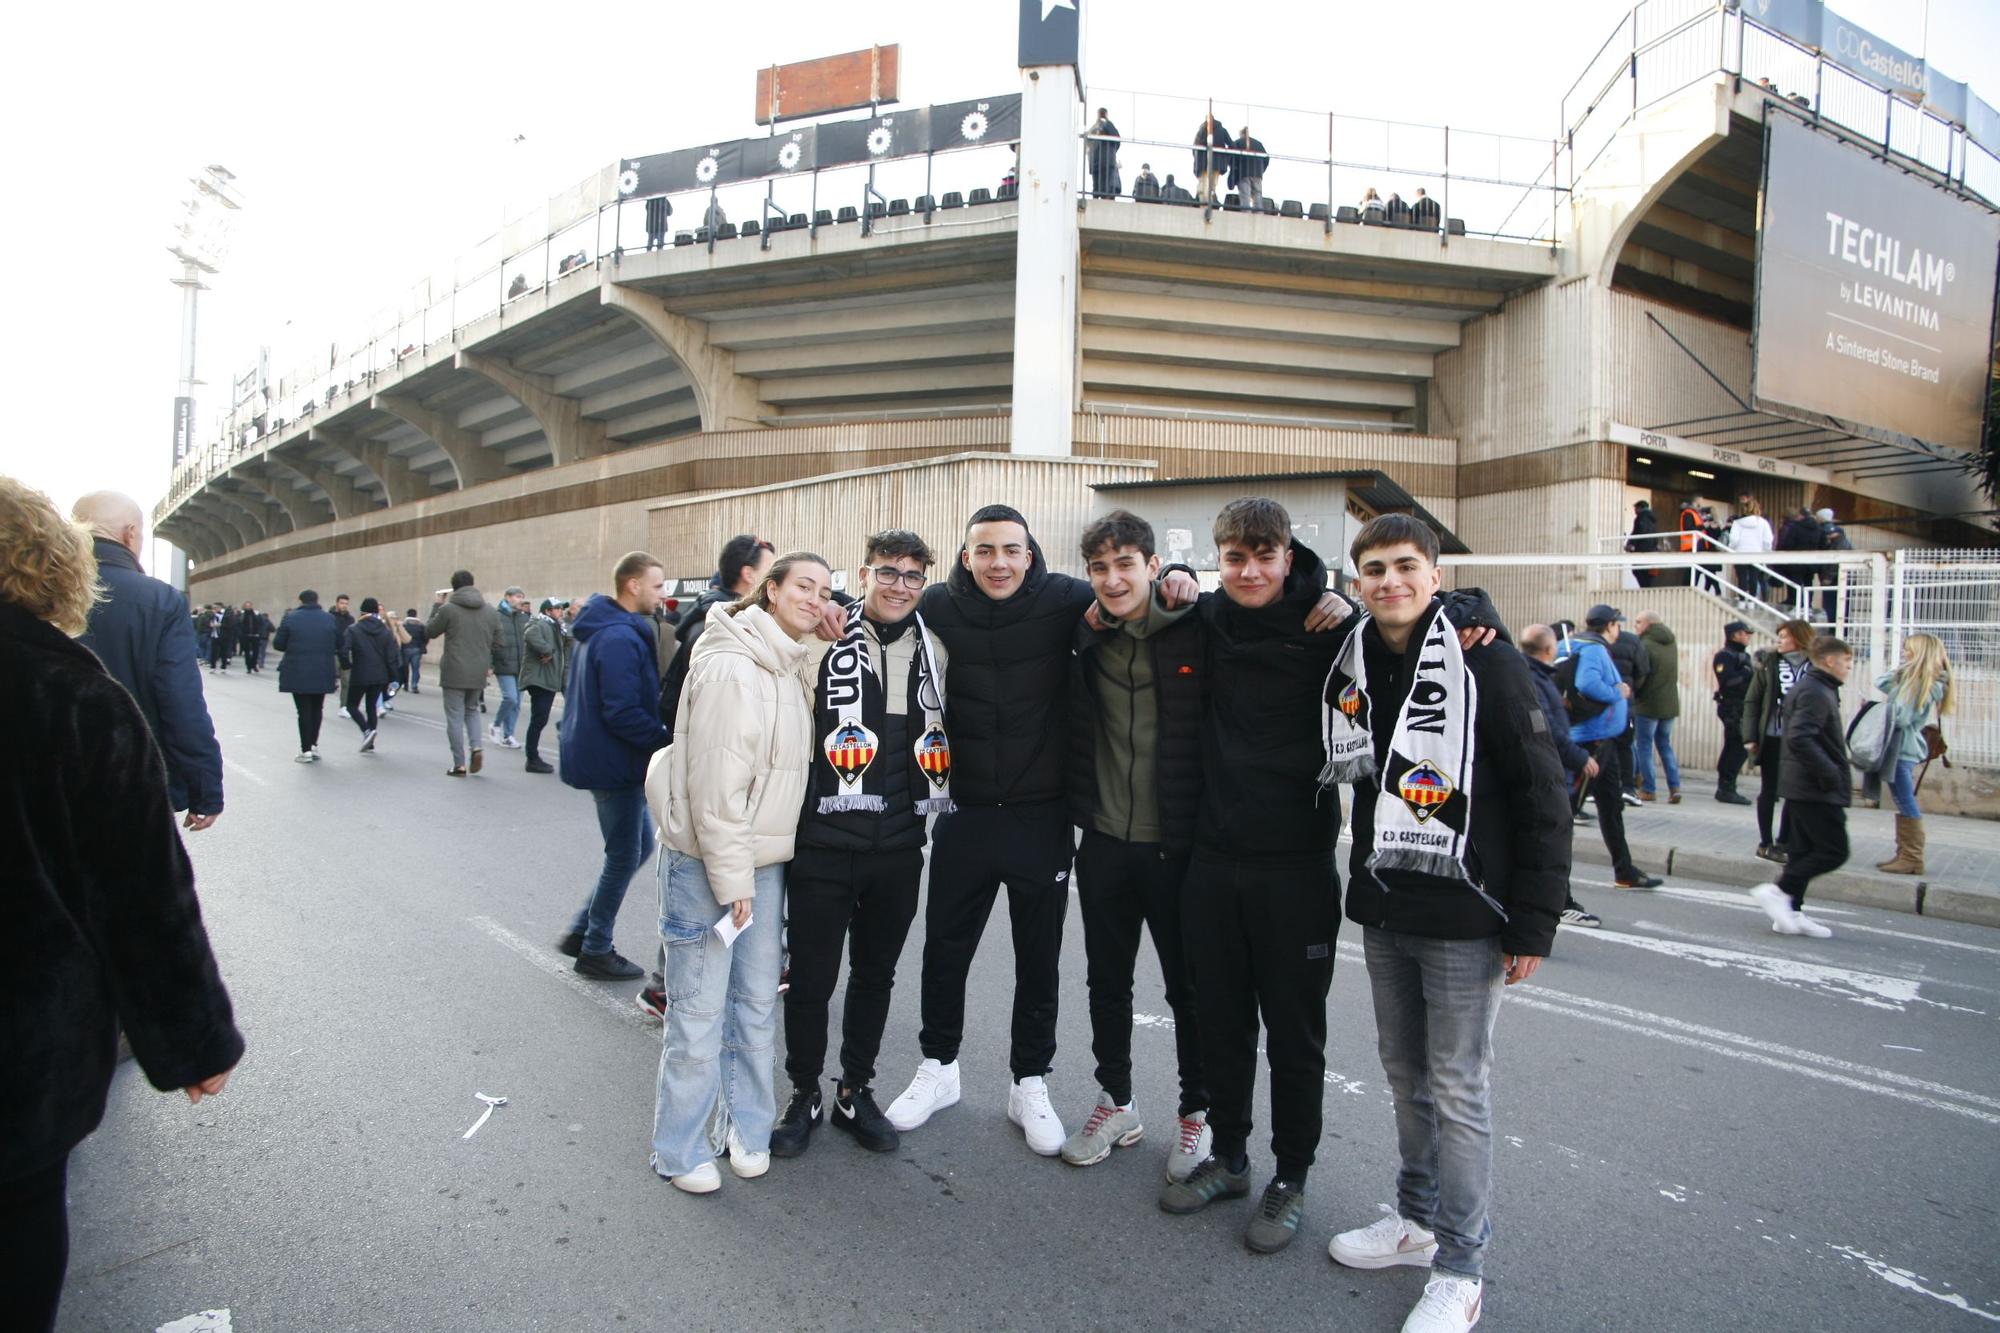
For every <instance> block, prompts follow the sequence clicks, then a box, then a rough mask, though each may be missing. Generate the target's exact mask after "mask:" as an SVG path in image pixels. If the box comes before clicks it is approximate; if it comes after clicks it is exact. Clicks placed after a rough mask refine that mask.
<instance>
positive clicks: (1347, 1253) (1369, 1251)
mask: <svg viewBox="0 0 2000 1333" xmlns="http://www.w3.org/2000/svg"><path fill="white" fill-rule="evenodd" d="M1437 1250H1438V1243H1437V1237H1436V1236H1434V1235H1432V1234H1431V1233H1430V1232H1429V1231H1426V1230H1425V1229H1424V1228H1422V1227H1420V1226H1418V1225H1417V1224H1416V1223H1415V1222H1412V1221H1410V1220H1409V1219H1407V1218H1403V1217H1398V1216H1397V1215H1396V1214H1395V1213H1390V1214H1389V1215H1388V1216H1387V1217H1384V1218H1379V1219H1377V1220H1376V1221H1375V1223H1374V1224H1373V1225H1371V1226H1365V1227H1360V1228H1357V1229H1356V1230H1353V1231H1343V1232H1341V1233H1340V1234H1339V1235H1337V1236H1335V1237H1334V1238H1333V1241H1332V1243H1330V1244H1329V1245H1328V1246H1327V1247H1326V1252H1327V1254H1328V1255H1329V1256H1330V1257H1331V1258H1332V1259H1333V1261H1334V1262H1335V1263H1337V1264H1344V1265H1346V1266H1347V1267H1349V1268H1394V1267H1395V1266H1396V1265H1398V1264H1408V1265H1410V1266H1411V1267H1413V1268H1429V1267H1430V1266H1431V1260H1432V1259H1434V1258H1436V1257H1437Z"/></svg>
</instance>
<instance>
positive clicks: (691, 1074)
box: [646, 552, 833, 1194]
mask: <svg viewBox="0 0 2000 1333" xmlns="http://www.w3.org/2000/svg"><path fill="white" fill-rule="evenodd" d="M832 584H833V576H832V575H831V574H830V573H828V571H827V567H826V562H825V561H824V560H821V559H820V558H819V557H818V556H815V555H809V554H806V553H804V552H797V553H794V554H792V555H788V556H785V557H784V558H783V559H780V560H778V561H777V562H776V563H774V564H773V565H772V566H771V568H770V571H769V572H768V573H766V574H765V576H764V580H763V582H761V583H760V584H758V585H757V589H756V591H755V592H753V593H752V594H751V595H750V597H749V598H747V599H745V600H744V601H743V602H740V603H738V604H737V605H736V606H734V607H732V608H730V609H729V610H728V611H721V610H718V611H716V612H712V613H711V614H710V615H709V618H708V627H707V628H706V629H705V630H704V631H703V632H702V636H701V638H700V639H699V640H697V641H696V643H695V647H694V652H693V654H692V656H691V658H690V662H689V668H688V678H687V686H686V688H685V689H684V690H683V691H682V693H681V701H680V707H679V709H678V714H677V716H676V718H675V722H674V742H673V744H672V745H670V746H668V747H667V748H666V750H665V751H663V752H662V753H661V754H660V755H659V756H657V757H656V758H655V759H654V760H653V763H652V767H651V768H650V770H649V771H648V772H647V775H646V800H647V804H648V805H649V806H650V807H651V808H652V811H653V813H654V815H655V817H656V818H657V819H658V820H659V823H660V827H661V830H662V841H663V842H664V843H665V847H664V848H663V849H662V851H661V853H660V869H659V878H660V943H661V946H662V951H663V952H664V954H665V956H666V962H665V964H664V967H663V969H662V970H663V974H664V978H665V989H666V1016H665V1024H664V1028H665V1030H664V1033H663V1040H662V1043H661V1048H660V1071H659V1087H658V1096H657V1098H656V1100H655V1103H654V1110H653V1170H654V1171H655V1172H656V1173H658V1174H659V1175H662V1176H665V1177H666V1178H667V1179H669V1180H671V1181H672V1182H673V1183H674V1185H675V1187H676V1188H678V1189H681V1190H685V1191H687V1192H688V1193H690V1194H707V1193H710V1192H712V1191H714V1190H716V1189H718V1188H720V1186H721V1184H722V1174H721V1172H720V1171H718V1170H717V1169H716V1163H715V1159H716V1157H717V1156H718V1154H720V1153H722V1152H727V1154H728V1157H729V1169H730V1172H731V1173H732V1174H734V1175H735V1176H737V1177H738V1178H739V1179H745V1180H747V1179H751V1178H753V1177H756V1176H761V1175H763V1174H764V1172H765V1171H767V1170H768V1169H769V1168H770V1165H771V1153H770V1145H771V1129H772V1127H773V1125H774V1123H775V1122H776V1120H777V1113H778V1108H777V1090H776V1087H775V1085H774V1083H773V1077H772V1076H773V1063H774V1061H773V1057H774V1049H773V1048H774V1046H775V1044H776V1039H777V1028H778V975H779V971H780V969H781V968H782V966H783V957H784V950H783V945H782V939H781V932H782V930H783V928H784V923H785V862H787V861H789V860H791V858H792V836H793V833H794V832H795V831H796V829H797V827H798V821H799V811H800V810H801V809H802V808H803V807H804V804H805V795H806V783H807V778H808V775H809V773H810V771H811V766H812V760H813V735H812V720H813V712H812V688H813V679H814V676H813V668H814V666H815V665H816V657H815V654H814V653H813V652H812V650H811V648H809V647H808V646H807V644H806V643H805V642H802V640H809V639H810V638H811V637H812V635H813V632H814V631H815V630H816V629H817V628H818V626H819V623H820V618H821V615H822V612H823V611H824V608H825V606H826V599H827V596H828V594H829V593H830V592H831V591H832ZM718 913H720V916H718ZM731 929H733V930H735V931H739V932H740V933H739V934H735V935H734V936H733V938H732V937H731V936H729V935H728V934H726V933H725V932H726V931H727V930H731ZM725 1034H726V1035H727V1037H728V1040H727V1041H726V1042H725V1041H724V1036H725Z"/></svg>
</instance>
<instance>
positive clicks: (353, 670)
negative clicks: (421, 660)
mask: <svg viewBox="0 0 2000 1333" xmlns="http://www.w3.org/2000/svg"><path fill="white" fill-rule="evenodd" d="M402 656H403V648H402V645H401V644H399V643H397V642H396V632H395V631H394V630H392V629H390V628H389V627H388V626H387V625H386V624H384V623H383V622H382V619H381V618H380V617H379V616H363V617H361V619H359V620H357V621H355V622H354V624H353V625H351V626H350V627H349V628H348V631H347V633H346V634H345V635H343V636H342V637H341V640H340V664H341V665H342V666H344V667H346V668H347V671H348V675H347V680H348V683H349V684H350V685H387V684H388V683H389V682H390V681H392V680H394V679H395V678H396V669H397V667H399V666H400V665H401V664H402Z"/></svg>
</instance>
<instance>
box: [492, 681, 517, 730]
mask: <svg viewBox="0 0 2000 1333" xmlns="http://www.w3.org/2000/svg"><path fill="white" fill-rule="evenodd" d="M495 679H497V680H498V681H499V682H500V706H499V707H498V708H496V709H494V710H493V729H494V730H495V731H497V732H499V733H500V734H501V735H502V736H506V737H509V738H510V739H511V738H512V736H513V735H514V724H515V723H516V722H517V721H519V720H520V717H521V678H520V677H519V676H498V677H495Z"/></svg>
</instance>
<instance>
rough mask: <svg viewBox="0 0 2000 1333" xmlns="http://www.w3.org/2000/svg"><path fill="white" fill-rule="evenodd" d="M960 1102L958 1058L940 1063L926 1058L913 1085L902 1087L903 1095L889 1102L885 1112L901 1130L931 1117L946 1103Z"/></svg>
mask: <svg viewBox="0 0 2000 1333" xmlns="http://www.w3.org/2000/svg"><path fill="white" fill-rule="evenodd" d="M956 1105H958V1061H956V1060H953V1061H952V1062H951V1063H950V1064H948V1065H946V1064H939V1063H938V1062H937V1061H936V1060H925V1061H924V1062H923V1063H922V1064H920V1065H918V1066H917V1074H916V1077H915V1078H912V1079H911V1080H910V1086H909V1087H907V1088H905V1089H903V1095H902V1096H900V1097H898V1098H897V1099H896V1100H895V1101H893V1102H890V1103H889V1109H888V1110H887V1111H884V1112H883V1113H882V1114H883V1115H885V1116H887V1117H888V1118H889V1123H890V1124H892V1125H894V1126H895V1127H896V1128H897V1129H898V1130H900V1131H901V1132H902V1133H905V1134H907V1133H909V1132H910V1131H911V1130H913V1129H915V1128H917V1127H918V1126H919V1125H921V1124H923V1123H924V1122H925V1121H926V1120H929V1119H930V1118H931V1116H932V1115H934V1114H936V1113H937V1112H939V1111H942V1110H944V1109H945V1108H946V1107H947V1106H956Z"/></svg>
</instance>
